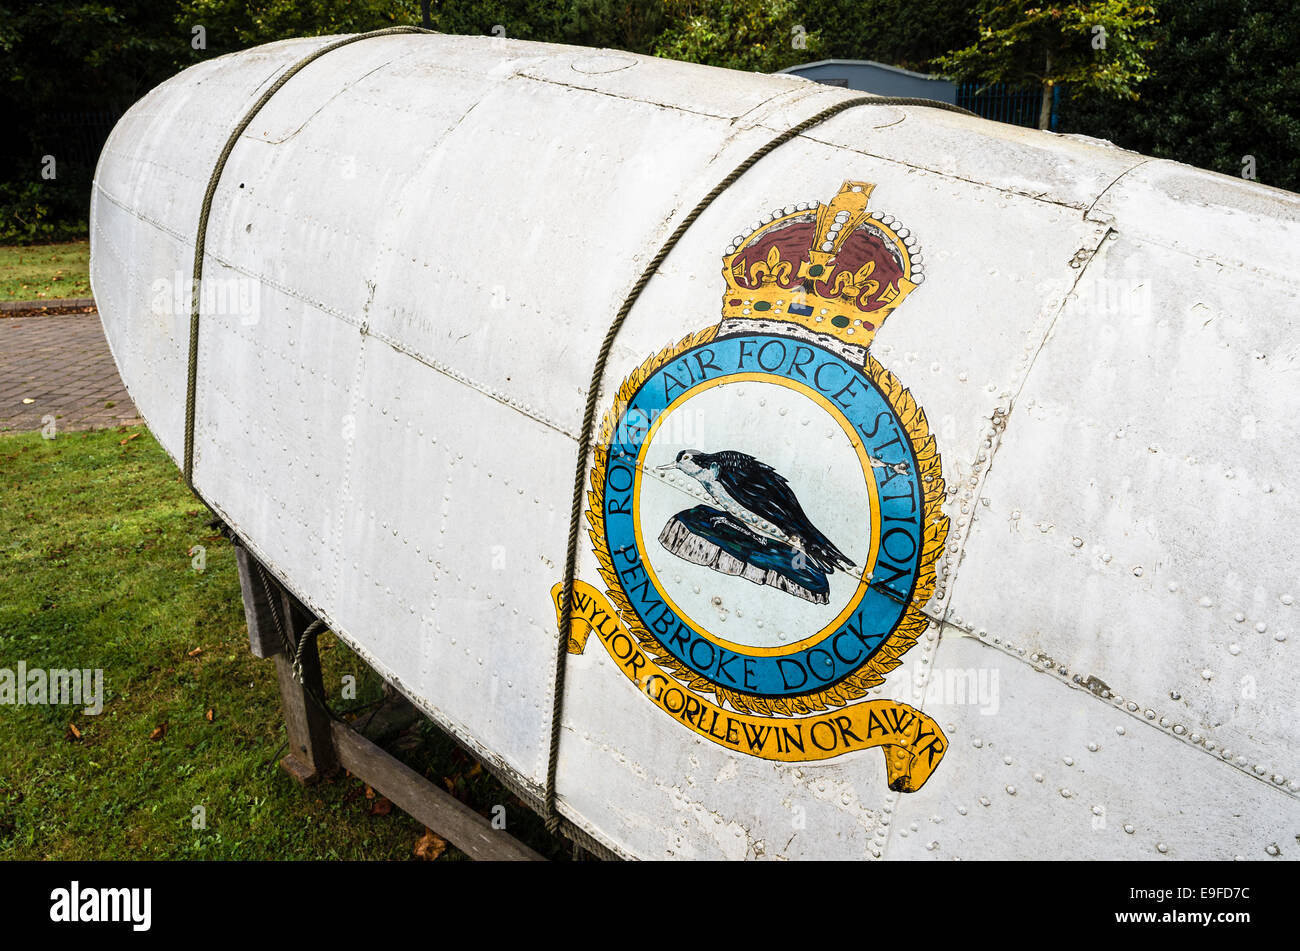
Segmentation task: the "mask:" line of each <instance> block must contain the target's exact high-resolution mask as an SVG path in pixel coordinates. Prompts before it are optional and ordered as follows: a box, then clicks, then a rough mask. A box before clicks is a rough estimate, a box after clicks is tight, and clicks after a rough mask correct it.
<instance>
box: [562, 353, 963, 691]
mask: <svg viewBox="0 0 1300 951" xmlns="http://www.w3.org/2000/svg"><path fill="white" fill-rule="evenodd" d="M717 332H718V328H717V327H709V328H707V329H705V330H701V331H699V332H698V333H694V334H687V335H686V336H685V337H683V338H682V339H681V340H680V341H678V342H677V344H675V345H669V346H667V347H665V348H664V349H663V350H661V351H659V352H658V353H657V354H655V355H654V356H652V357H650V358H649V359H647V360H646V361H645V362H644V363H642V364H641V365H640V366H639V367H637V368H636V369H635V370H633V371H632V372H631V373H629V374H628V376H627V378H626V379H624V380H623V383H622V385H621V386H620V387H619V389H618V393H617V394H616V396H615V398H614V403H613V405H612V406H611V407H610V408H609V410H608V411H607V412H606V413H605V416H604V418H603V419H602V421H601V426H600V434H599V437H598V439H597V442H596V447H595V459H594V465H593V466H592V469H591V489H590V490H589V491H588V493H587V502H588V505H589V506H590V508H589V509H588V510H587V522H588V523H589V524H590V526H591V527H590V529H589V530H588V535H590V537H591V543H592V547H593V551H594V553H595V555H596V560H597V561H598V562H599V563H600V574H601V577H602V578H604V580H605V584H606V585H607V589H606V591H605V594H606V595H607V596H608V597H609V599H610V601H611V602H612V603H613V605H614V606H615V607H616V608H617V609H618V612H619V615H620V616H621V618H622V620H623V622H624V624H626V625H627V628H628V630H629V631H631V632H632V633H633V635H634V636H635V637H636V638H637V639H638V640H639V641H640V644H641V648H642V650H644V651H645V652H646V653H648V654H649V655H650V656H651V657H653V658H654V659H655V660H656V661H657V662H658V663H659V664H660V665H661V666H662V667H663V668H665V669H666V670H667V671H668V672H669V673H671V674H672V675H673V676H674V677H676V678H677V679H678V680H680V681H681V682H682V683H683V684H684V685H685V686H686V687H687V688H688V689H690V690H694V691H697V692H698V693H699V694H700V695H702V696H703V695H707V694H713V695H714V696H715V697H716V698H717V701H718V703H719V704H726V705H729V706H731V707H732V708H733V709H735V710H737V711H739V712H740V713H747V714H754V715H761V716H803V715H807V714H811V713H817V712H820V711H823V710H828V709H832V708H834V707H841V706H844V705H846V704H848V703H851V702H852V701H854V700H859V699H861V698H862V697H864V696H866V694H867V691H868V690H870V689H871V688H873V687H876V686H879V685H880V684H882V683H884V682H885V674H887V673H889V671H891V670H893V669H894V668H895V667H897V666H898V665H899V664H901V663H902V657H903V655H904V654H906V653H907V652H908V651H909V650H910V649H911V648H912V647H913V645H915V644H916V641H917V638H918V637H920V636H921V633H922V632H923V631H924V630H925V628H926V624H927V619H926V616H925V614H924V613H923V611H922V608H923V607H924V606H925V604H926V602H928V601H929V600H930V596H931V594H933V593H934V583H935V562H936V561H937V560H938V558H939V555H940V554H941V553H942V551H943V546H944V542H945V541H946V539H947V537H948V516H946V515H944V514H943V511H942V509H941V504H942V502H943V498H944V482H943V472H942V468H941V466H940V462H939V453H938V450H937V449H936V447H935V441H934V437H933V436H931V435H930V427H929V423H928V421H927V420H926V418H925V411H924V410H923V409H921V407H919V406H918V405H917V404H916V400H914V399H913V398H912V394H911V393H910V392H908V390H907V389H906V388H904V387H903V385H902V384H901V383H899V382H898V379H897V378H896V377H895V376H894V375H893V374H892V373H890V372H889V371H888V370H886V369H885V368H884V367H883V366H881V365H880V363H879V362H878V361H877V360H876V359H875V358H874V357H873V356H871V354H870V353H867V355H866V363H865V366H864V367H863V371H864V372H865V373H866V375H867V378H868V379H870V380H871V381H872V382H873V383H874V384H875V385H876V386H877V387H879V388H880V391H881V393H883V394H884V396H885V399H886V400H887V401H888V402H889V405H890V406H891V407H892V408H893V410H894V413H895V415H897V417H898V419H899V421H900V422H902V424H903V427H904V430H905V431H906V433H907V437H908V440H909V441H910V442H911V444H912V452H913V453H914V454H915V456H916V462H917V470H918V474H919V475H920V478H921V485H922V486H923V493H924V505H923V513H924V514H923V516H922V525H923V531H922V537H923V541H922V547H921V562H920V568H919V570H918V573H917V579H916V588H915V590H914V591H913V593H912V597H911V600H910V601H909V602H908V606H907V610H906V611H905V612H904V614H903V617H902V619H901V620H900V621H899V623H898V625H897V627H895V628H894V630H893V632H892V633H891V634H890V635H889V637H888V638H887V639H886V640H885V642H884V643H883V644H881V645H880V647H879V649H877V650H876V652H875V653H874V654H873V655H872V657H871V659H870V660H869V661H868V662H867V663H865V664H863V666H861V667H859V668H858V669H857V670H855V671H854V672H853V673H851V674H849V675H848V676H847V677H845V678H844V679H843V680H841V681H840V682H839V683H837V684H835V685H834V686H833V687H827V688H825V689H823V690H819V691H817V692H815V693H809V694H804V695H801V696H798V697H782V698H767V697H755V696H752V695H749V694H743V693H740V692H738V691H735V690H730V689H728V688H727V687H724V686H722V685H720V684H715V683H712V682H711V681H709V680H706V679H705V678H703V677H701V676H700V675H699V674H697V673H696V672H695V671H693V670H691V669H690V668H688V667H687V666H686V665H685V664H683V663H681V662H680V661H679V660H677V658H676V657H674V656H673V655H672V654H671V653H670V652H669V651H668V649H667V648H666V647H664V646H663V644H662V643H660V641H659V639H658V638H657V637H655V635H654V634H652V633H651V632H650V631H649V630H648V629H647V628H646V626H645V625H644V624H643V623H642V621H641V618H640V616H639V615H637V613H636V611H634V610H633V609H632V604H631V602H630V601H629V600H628V598H627V596H626V594H624V592H623V588H622V586H621V585H620V584H619V581H618V574H617V572H616V571H615V568H614V560H613V558H612V557H611V556H610V553H609V547H608V545H607V544H606V542H605V516H604V512H605V470H606V466H607V464H608V461H609V447H610V441H611V439H612V436H613V433H614V427H615V426H617V425H618V420H619V419H620V418H621V417H622V415H623V413H624V412H625V411H626V410H627V406H628V404H629V402H631V399H632V397H633V396H634V395H635V394H636V391H637V390H638V389H639V388H640V387H641V384H643V383H644V382H645V381H646V380H647V379H649V377H650V376H651V374H653V373H654V372H655V371H656V370H658V369H659V368H660V367H662V366H664V365H665V364H668V363H671V362H672V361H673V360H674V359H676V358H677V357H679V356H680V355H681V354H682V353H684V352H686V351H687V350H690V349H692V348H694V347H698V346H700V345H702V344H705V343H708V342H710V341H711V340H713V339H714V337H716V336H717Z"/></svg>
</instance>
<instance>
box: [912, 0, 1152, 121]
mask: <svg viewBox="0 0 1300 951" xmlns="http://www.w3.org/2000/svg"><path fill="white" fill-rule="evenodd" d="M978 9H979V14H980V27H979V39H978V40H977V41H976V42H975V43H973V44H971V45H970V46H967V47H965V48H964V49H960V50H956V51H954V52H952V53H949V54H948V55H947V56H944V57H940V58H939V60H938V61H937V62H938V64H939V66H940V67H941V68H943V69H945V70H947V71H948V72H950V73H952V74H953V75H955V76H956V77H958V78H960V79H964V80H968V81H975V82H1009V83H1023V82H1033V83H1035V84H1037V85H1039V86H1040V87H1041V88H1042V107H1041V109H1040V110H1039V116H1038V127H1039V128H1040V129H1046V128H1047V127H1048V124H1049V123H1050V121H1051V115H1052V97H1053V89H1054V88H1055V87H1056V86H1059V85H1062V84H1063V83H1069V84H1071V86H1073V87H1074V88H1075V89H1077V90H1083V91H1092V92H1097V93H1101V94H1104V95H1107V96H1111V97H1115V98H1120V97H1122V98H1127V99H1130V100H1132V99H1137V98H1138V93H1137V90H1136V88H1135V87H1136V86H1137V84H1138V83H1140V82H1141V81H1142V80H1143V79H1145V78H1146V77H1147V76H1148V75H1149V73H1150V69H1149V68H1148V67H1147V64H1146V62H1145V59H1144V56H1145V54H1146V53H1147V52H1148V51H1149V50H1150V49H1151V48H1152V47H1153V46H1154V45H1155V44H1154V40H1152V39H1151V37H1150V33H1151V28H1152V27H1153V26H1154V25H1155V22H1156V17H1155V9H1154V8H1153V7H1151V6H1149V5H1146V4H1142V3H1132V2H1129V0H1079V2H1075V3H1055V4H1050V5H1047V6H1041V7H1026V6H1024V5H1023V4H1021V3H1017V2H1002V0H983V2H981V4H980V6H979V8H978Z"/></svg>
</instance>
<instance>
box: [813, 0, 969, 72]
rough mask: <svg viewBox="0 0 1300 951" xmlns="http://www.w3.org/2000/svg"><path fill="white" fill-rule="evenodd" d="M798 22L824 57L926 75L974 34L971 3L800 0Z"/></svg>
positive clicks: (948, 0) (963, 0)
mask: <svg viewBox="0 0 1300 951" xmlns="http://www.w3.org/2000/svg"><path fill="white" fill-rule="evenodd" d="M799 9H800V14H799V16H800V22H802V23H803V25H804V26H805V27H806V28H807V30H808V32H809V33H815V34H816V36H817V40H818V50H817V52H818V54H819V55H820V56H821V57H824V58H826V59H870V60H875V61H877V62H880V63H885V64H886V65H889V66H901V67H903V68H904V69H912V70H916V71H918V72H928V71H930V68H931V63H932V61H933V60H934V59H935V58H937V57H939V56H942V55H943V54H945V53H947V52H948V51H949V50H955V49H960V48H961V47H964V46H966V45H967V44H969V43H971V42H973V41H974V40H975V39H976V38H977V37H978V35H979V17H978V15H977V14H976V12H975V9H974V2H973V0H799Z"/></svg>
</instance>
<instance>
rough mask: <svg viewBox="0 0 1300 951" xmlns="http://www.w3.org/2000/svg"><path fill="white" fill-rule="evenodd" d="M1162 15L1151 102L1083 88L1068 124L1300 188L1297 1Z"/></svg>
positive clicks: (1241, 0) (1162, 7)
mask: <svg viewBox="0 0 1300 951" xmlns="http://www.w3.org/2000/svg"><path fill="white" fill-rule="evenodd" d="M1156 9H1157V13H1158V14H1159V17H1160V23H1159V25H1158V26H1157V27H1156V29H1155V40H1156V47H1155V49H1154V50H1153V51H1152V53H1151V55H1150V57H1149V60H1148V62H1149V64H1150V66H1151V71H1152V75H1151V78H1150V79H1148V80H1146V82H1144V83H1143V84H1142V100H1141V102H1140V103H1139V104H1138V105H1137V106H1131V105H1130V104H1128V103H1125V102H1121V101H1116V100H1113V99H1108V98H1106V97H1104V96H1098V95H1096V94H1095V93H1091V92H1088V91H1078V92H1073V93H1072V94H1071V95H1070V96H1068V97H1065V98H1064V99H1063V100H1062V104H1061V109H1060V123H1061V127H1062V128H1065V129H1068V130H1069V131H1072V132H1082V133H1085V134H1087V135H1094V136H1098V137H1100V138H1104V139H1110V140H1111V141H1113V142H1115V143H1116V144H1117V145H1120V146H1123V147H1124V148H1128V149H1133V150H1135V151H1138V152H1145V153H1146V154H1148V155H1154V156H1158V157H1160V158H1169V159H1175V160H1177V161H1180V162H1188V163H1190V164H1192V165H1197V166H1200V167H1201V168H1208V169H1213V170H1215V171H1218V172H1223V173H1225V174H1227V175H1234V176H1237V175H1242V174H1243V173H1244V172H1248V171H1250V170H1251V169H1250V166H1253V169H1254V171H1255V172H1256V174H1257V175H1258V178H1259V180H1260V181H1261V182H1265V183H1267V184H1269V185H1276V186H1278V187H1280V188H1288V189H1290V190H1291V191H1300V61H1298V60H1297V58H1296V55H1295V51H1296V50H1297V49H1300V15H1297V11H1296V8H1295V6H1294V0H1161V2H1159V3H1158V4H1157V7H1156ZM1248 158H1249V159H1250V160H1251V161H1250V162H1249V163H1247V159H1248ZM1244 165H1245V166H1246V167H1243V166H1244Z"/></svg>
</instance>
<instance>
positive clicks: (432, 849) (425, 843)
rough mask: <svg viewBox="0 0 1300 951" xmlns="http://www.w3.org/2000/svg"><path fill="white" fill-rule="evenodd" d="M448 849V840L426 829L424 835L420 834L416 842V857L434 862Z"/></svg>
mask: <svg viewBox="0 0 1300 951" xmlns="http://www.w3.org/2000/svg"><path fill="white" fill-rule="evenodd" d="M446 851H447V840H446V839H444V838H443V837H442V836H440V835H434V834H433V832H432V831H431V830H429V829H425V830H424V835H422V836H420V838H419V839H417V840H416V842H415V857H416V858H417V859H424V861H426V862H432V861H434V860H436V859H437V858H438V856H440V855H442V853H443V852H446Z"/></svg>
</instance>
